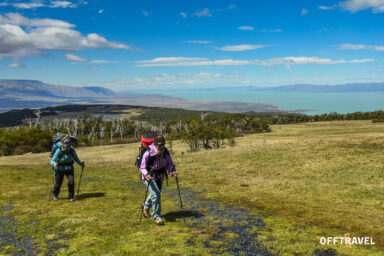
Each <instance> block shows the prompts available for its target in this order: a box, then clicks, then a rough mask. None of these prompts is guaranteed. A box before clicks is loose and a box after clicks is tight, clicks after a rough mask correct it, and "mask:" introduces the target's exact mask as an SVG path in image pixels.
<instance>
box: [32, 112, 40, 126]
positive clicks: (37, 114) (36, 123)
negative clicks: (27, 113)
mask: <svg viewBox="0 0 384 256" xmlns="http://www.w3.org/2000/svg"><path fill="white" fill-rule="evenodd" d="M33 113H34V114H35V115H36V118H35V128H37V126H38V125H39V123H40V118H41V109H40V108H38V109H36V110H35V111H33Z"/></svg>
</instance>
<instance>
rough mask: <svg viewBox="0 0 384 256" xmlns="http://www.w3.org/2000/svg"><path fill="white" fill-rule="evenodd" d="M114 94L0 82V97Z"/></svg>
mask: <svg viewBox="0 0 384 256" xmlns="http://www.w3.org/2000/svg"><path fill="white" fill-rule="evenodd" d="M114 94H115V93H114V92H113V91H111V90H109V89H106V88H102V87H73V86H64V85H61V86H58V85H51V84H46V83H43V82H40V81H34V80H6V79H2V80H0V97H20V98H23V99H25V98H28V97H44V98H99V97H110V96H114Z"/></svg>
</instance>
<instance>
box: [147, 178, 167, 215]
mask: <svg viewBox="0 0 384 256" xmlns="http://www.w3.org/2000/svg"><path fill="white" fill-rule="evenodd" d="M144 184H145V187H148V184H149V187H148V190H149V196H148V198H147V200H145V203H144V209H145V210H146V211H149V209H150V208H151V207H152V217H153V218H154V219H155V220H157V219H161V194H160V193H161V187H162V185H163V183H162V181H161V180H156V181H155V180H151V181H150V182H148V181H147V180H144Z"/></svg>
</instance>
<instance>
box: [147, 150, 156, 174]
mask: <svg viewBox="0 0 384 256" xmlns="http://www.w3.org/2000/svg"><path fill="white" fill-rule="evenodd" d="M146 152H148V160H147V169H149V167H150V166H152V165H153V163H154V162H155V157H153V156H151V149H150V148H147V150H146Z"/></svg>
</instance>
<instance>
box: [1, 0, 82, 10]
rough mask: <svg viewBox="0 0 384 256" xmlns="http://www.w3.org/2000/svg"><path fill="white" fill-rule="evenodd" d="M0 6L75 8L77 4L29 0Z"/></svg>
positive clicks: (5, 3)
mask: <svg viewBox="0 0 384 256" xmlns="http://www.w3.org/2000/svg"><path fill="white" fill-rule="evenodd" d="M78 2H79V4H87V2H85V1H78ZM0 6H13V7H15V8H18V9H34V8H40V7H47V8H77V7H78V4H75V3H73V2H69V1H53V0H51V1H48V3H47V1H43V0H36V1H31V2H27V3H12V4H10V3H7V2H4V3H0Z"/></svg>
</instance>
